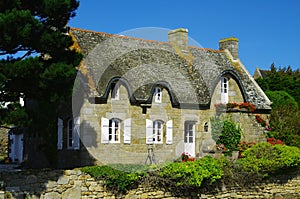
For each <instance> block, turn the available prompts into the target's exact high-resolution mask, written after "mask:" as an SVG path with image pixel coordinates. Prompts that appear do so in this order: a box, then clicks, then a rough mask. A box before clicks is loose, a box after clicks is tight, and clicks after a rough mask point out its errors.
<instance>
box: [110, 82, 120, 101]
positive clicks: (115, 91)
mask: <svg viewBox="0 0 300 199" xmlns="http://www.w3.org/2000/svg"><path fill="white" fill-rule="evenodd" d="M119 98H120V83H118V82H117V83H113V84H112V88H111V99H112V100H119Z"/></svg>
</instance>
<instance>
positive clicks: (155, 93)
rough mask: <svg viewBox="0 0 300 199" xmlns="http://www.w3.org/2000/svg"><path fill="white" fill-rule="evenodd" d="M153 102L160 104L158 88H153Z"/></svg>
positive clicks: (160, 97)
mask: <svg viewBox="0 0 300 199" xmlns="http://www.w3.org/2000/svg"><path fill="white" fill-rule="evenodd" d="M154 102H156V103H161V102H162V89H161V88H160V87H155V90H154Z"/></svg>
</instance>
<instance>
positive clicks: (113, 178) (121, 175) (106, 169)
mask: <svg viewBox="0 0 300 199" xmlns="http://www.w3.org/2000/svg"><path fill="white" fill-rule="evenodd" d="M112 166H113V165H112ZM112 166H90V167H84V168H82V169H81V170H82V171H83V172H85V173H88V174H90V175H91V176H93V177H96V178H101V179H104V183H105V184H106V185H107V186H108V187H109V188H111V189H112V190H114V191H126V190H128V189H129V188H131V187H132V186H134V185H136V184H137V183H138V182H139V180H140V179H141V178H142V177H143V176H145V175H146V173H145V171H144V169H145V168H144V166H143V165H139V166H138V165H133V166H132V165H123V166H121V165H115V166H114V167H115V168H113V167H112ZM116 168H119V169H120V170H119V169H116ZM126 170H130V171H126Z"/></svg>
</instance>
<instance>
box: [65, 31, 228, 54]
mask: <svg viewBox="0 0 300 199" xmlns="http://www.w3.org/2000/svg"><path fill="white" fill-rule="evenodd" d="M70 30H77V31H81V32H87V33H94V34H101V35H105V36H108V37H117V38H126V39H131V40H140V41H144V42H149V43H158V44H170V43H169V42H162V41H156V40H150V39H143V38H136V37H130V36H125V35H118V34H111V33H106V32H99V31H94V30H85V29H81V28H75V27H70ZM188 48H194V49H198V50H203V51H212V52H216V53H218V52H221V53H223V52H225V51H224V50H215V49H212V48H201V47H198V46H188Z"/></svg>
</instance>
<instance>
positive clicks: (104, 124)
mask: <svg viewBox="0 0 300 199" xmlns="http://www.w3.org/2000/svg"><path fill="white" fill-rule="evenodd" d="M108 128H109V119H107V118H105V117H102V118H101V143H105V144H106V143H108V142H109V140H108Z"/></svg>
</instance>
